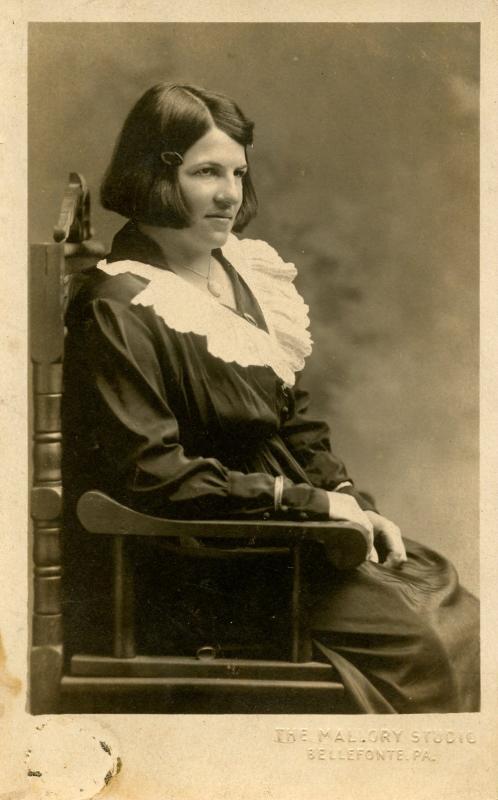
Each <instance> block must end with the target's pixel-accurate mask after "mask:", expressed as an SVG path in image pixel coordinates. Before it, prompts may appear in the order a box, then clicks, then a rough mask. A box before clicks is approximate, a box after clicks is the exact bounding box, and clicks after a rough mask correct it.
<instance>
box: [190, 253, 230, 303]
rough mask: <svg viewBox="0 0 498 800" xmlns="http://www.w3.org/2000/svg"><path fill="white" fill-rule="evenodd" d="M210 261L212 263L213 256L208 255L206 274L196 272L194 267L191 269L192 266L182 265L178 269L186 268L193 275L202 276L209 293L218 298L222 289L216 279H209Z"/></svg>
mask: <svg viewBox="0 0 498 800" xmlns="http://www.w3.org/2000/svg"><path fill="white" fill-rule="evenodd" d="M212 263H213V258H212V256H210V257H209V268H208V274H207V275H204V274H203V273H202V272H198V271H197V270H196V269H193V268H192V267H187V266H183V267H180V269H186V270H188V271H189V272H193V273H194V275H198V276H199V277H200V278H203V279H204V280H205V281H206V284H207V288H208V291H209V292H210V294H212V295H213V296H214V297H217V298H219V297H220V296H221V294H222V291H223V290H222V288H221V285H220V283H219V281H217V280H216V279H214V280H212V279H211V266H212Z"/></svg>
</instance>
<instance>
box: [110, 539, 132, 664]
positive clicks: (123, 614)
mask: <svg viewBox="0 0 498 800" xmlns="http://www.w3.org/2000/svg"><path fill="white" fill-rule="evenodd" d="M113 547H114V553H113V556H114V558H113V570H114V575H113V584H114V586H113V590H114V640H113V654H114V657H115V658H134V657H135V655H136V650H135V619H134V613H135V587H134V576H133V565H132V563H131V560H130V556H129V552H128V550H129V546H128V543H127V542H125V540H124V537H123V536H116V537H115V539H114V541H113Z"/></svg>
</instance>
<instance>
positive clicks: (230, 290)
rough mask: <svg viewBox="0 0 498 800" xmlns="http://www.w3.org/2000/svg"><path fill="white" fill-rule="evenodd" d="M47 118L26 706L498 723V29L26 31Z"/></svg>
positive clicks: (33, 212)
mask: <svg viewBox="0 0 498 800" xmlns="http://www.w3.org/2000/svg"><path fill="white" fill-rule="evenodd" d="M75 41H78V42H79V50H78V54H76V55H75V54H74V42H75ZM215 42H223V48H221V49H219V50H218V51H216V48H215V47H214V43H215ZM132 44H133V49H134V52H135V60H134V62H133V66H131V64H130V59H129V52H130V46H131V45H132ZM136 64H140V68H139V69H137V68H136ZM69 66H71V67H72V69H71V73H72V74H71V76H70V77H69V80H68V79H67V67H69ZM249 67H250V68H249ZM103 76H106V78H105V81H103ZM59 81H60V89H61V91H54V89H57V84H58V82H59ZM66 81H67V84H66ZM66 85H67V88H68V89H69V91H68V92H65V91H62V89H63V87H65V86H66ZM47 87H52V91H50V92H47ZM28 107H29V155H30V159H29V168H30V217H29V222H30V234H31V241H32V242H33V245H32V263H31V270H32V272H31V286H32V291H33V294H32V296H31V298H30V300H31V305H32V312H33V313H32V317H33V328H32V334H33V336H32V340H33V345H32V346H33V356H32V358H33V362H34V364H35V370H36V377H35V379H34V382H33V390H34V398H33V402H34V406H35V419H36V422H35V427H34V429H33V437H34V447H33V452H34V472H33V475H34V498H35V500H36V503H35V513H34V520H35V524H34V532H33V535H34V545H35V548H34V553H35V585H36V587H37V594H36V595H35V598H36V602H35V605H34V609H33V611H34V617H33V622H34V626H35V628H34V630H35V631H36V638H34V640H33V661H32V674H31V687H32V692H33V698H32V701H33V706H32V711H33V713H40V711H41V712H43V711H50V712H52V713H53V712H56V711H57V710H59V711H71V712H73V711H78V710H81V711H92V712H98V711H107V712H109V713H113V712H120V711H126V712H128V713H133V712H137V713H144V712H147V713H153V712H156V711H157V712H161V713H167V712H168V711H170V712H184V711H185V712H194V713H199V712H209V713H227V712H228V713H229V712H230V711H232V712H239V713H244V712H247V713H264V712H265V711H266V712H270V711H271V712H276V713H286V712H289V713H293V712H294V713H296V712H297V713H299V712H303V711H312V712H315V713H317V712H319V711H321V712H324V713H388V714H389V713H391V714H392V713H418V712H461V711H478V710H479V656H478V649H479V636H478V631H479V622H478V620H479V618H478V604H477V601H476V598H475V594H476V591H477V559H478V553H479V547H478V543H479V535H478V514H477V511H478V495H477V485H478V484H477V475H478V472H477V459H478V441H477V432H478V427H477V421H478V410H477V401H478V231H479V226H478V118H479V117H478V112H479V28H478V26H477V25H472V24H468V25H465V24H462V25H454V24H452V25H444V24H439V25H431V24H420V25H413V24H411V25H410V24H405V25H390V24H384V25H383V24H380V25H374V26H372V25H368V24H367V25H364V24H363V25H362V24H357V25H354V24H351V25H347V24H346V25H313V24H310V25H304V24H303V25H292V24H274V25H272V24H247V25H244V24H235V25H234V24H221V25H219V24H218V25H217V24H206V23H203V24H194V23H187V24H177V25H175V24H171V25H170V24H163V25H154V26H150V25H146V24H145V25H135V24H133V25H131V26H130V25H129V24H122V25H119V24H96V25H83V26H82V25H80V24H78V23H76V24H73V25H71V24H68V23H66V24H64V23H62V24H59V23H55V24H47V23H42V24H40V25H36V24H32V25H31V26H30V30H29V106H28ZM68 176H69V182H68V186H67V188H65V183H66V181H67V180H68ZM90 197H91V200H92V204H91V205H90ZM59 205H60V210H59ZM52 230H54V233H53V236H54V238H55V242H54V243H53V244H49V245H44V244H42V245H38V244H37V242H38V241H40V242H43V241H44V234H45V238H46V237H47V235H48V236H50V235H51V234H52ZM94 230H95V233H94V232H93V231H94ZM294 264H296V266H294ZM47 265H48V266H47ZM61 279H62V284H63V286H64V287H65V289H66V291H64V292H63V293H62V295H61V293H60V282H61ZM61 316H63V317H64V322H65V335H64V327H63V325H62V322H61ZM47 333H49V336H48V337H47V336H46V334H47ZM59 381H60V383H59ZM56 383H57V385H55V384H56ZM59 412H60V418H59ZM55 429H56V430H55ZM59 474H60V479H59ZM61 490H62V491H61ZM60 501H62V502H61V504H60V505H59V502H60ZM56 508H57V510H58V513H57V516H54V509H56ZM91 534H97V535H91ZM98 534H100V536H99V535H98ZM455 562H456V563H455ZM458 562H460V572H462V570H463V579H464V582H465V583H466V584H467V583H468V584H470V588H471V589H472V590H473V593H470V592H469V591H468V590H467V589H466V588H464V585H463V584H462V581H461V579H460V578H459V576H458ZM59 570H60V580H59V575H58V574H57V573H58V571H59ZM56 606H57V607H56ZM59 626H60V627H59ZM56 630H57V634H55V631H56ZM55 635H57V637H59V638H58V641H55V640H54V636H55ZM47 651H49V652H50V657H47ZM41 664H42V665H44V667H45V666H46V665H48V664H51V665H52V666H53V674H51V673H50V671H49V670H46V669H42V670H41V672H40V670H39V666H40V665H41ZM52 680H53V681H54V683H53V685H52V683H51V682H52ZM57 703H59V705H57ZM53 704H55V705H53Z"/></svg>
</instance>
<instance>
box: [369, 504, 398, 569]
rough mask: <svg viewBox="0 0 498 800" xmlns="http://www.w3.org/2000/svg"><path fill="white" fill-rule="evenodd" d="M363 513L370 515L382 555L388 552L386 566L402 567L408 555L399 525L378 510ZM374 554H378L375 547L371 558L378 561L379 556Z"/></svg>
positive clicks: (375, 540)
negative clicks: (378, 512)
mask: <svg viewBox="0 0 498 800" xmlns="http://www.w3.org/2000/svg"><path fill="white" fill-rule="evenodd" d="M363 513H364V514H365V516H367V517H368V519H369V520H370V522H371V524H372V526H373V534H374V542H375V544H376V545H377V546H378V549H379V550H380V551H381V554H382V555H384V554H386V555H385V557H384V558H383V560H382V563H383V564H384V565H385V566H386V567H400V566H401V564H403V562H404V561H406V560H407V557H406V550H405V545H404V544H403V539H402V537H401V531H400V529H399V528H398V526H397V525H396V524H395V523H394V522H391V520H389V519H386V518H385V517H382V516H381V515H380V514H377V512H376V511H364V512H363ZM374 554H375V555H376V554H377V550H376V549H375V548H373V550H372V553H371V554H370V556H369V559H370V560H371V561H378V560H379V558H378V557H377V559H376V558H375V555H374Z"/></svg>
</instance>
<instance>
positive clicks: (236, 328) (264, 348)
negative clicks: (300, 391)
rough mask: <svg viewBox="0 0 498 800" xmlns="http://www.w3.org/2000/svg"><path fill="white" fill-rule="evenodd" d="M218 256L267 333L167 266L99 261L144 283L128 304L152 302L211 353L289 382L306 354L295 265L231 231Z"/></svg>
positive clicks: (308, 350) (168, 320)
mask: <svg viewBox="0 0 498 800" xmlns="http://www.w3.org/2000/svg"><path fill="white" fill-rule="evenodd" d="M223 255H224V256H225V258H226V259H227V260H228V261H229V262H230V263H231V264H232V265H233V266H234V267H235V269H236V270H237V272H238V273H239V274H240V275H241V277H242V278H243V279H244V280H245V282H246V283H247V285H248V286H249V288H250V289H251V291H252V293H253V294H254V296H255V297H256V299H257V301H258V303H259V305H260V308H261V311H262V312H263V316H264V318H265V322H266V325H267V327H268V333H267V332H266V331H263V330H261V329H259V328H257V327H256V326H255V325H252V324H251V323H250V322H248V321H247V320H246V319H244V318H243V317H241V316H239V315H238V314H235V313H234V312H233V311H231V310H230V309H229V308H226V307H225V306H223V305H221V304H220V303H219V302H218V301H217V300H216V299H215V298H214V297H211V296H210V295H207V294H205V293H204V292H201V291H200V290H199V289H197V288H196V287H195V286H192V284H190V283H188V282H187V281H185V280H183V279H182V278H181V277H179V276H178V275H176V274H175V273H174V272H171V271H170V270H162V269H159V268H158V267H153V266H151V265H149V264H143V263H142V262H140V261H114V262H111V263H110V264H108V263H107V262H106V261H100V262H99V263H98V264H97V266H98V268H99V269H101V270H103V271H104V272H106V273H107V274H108V275H112V276H114V275H119V274H122V273H125V272H129V273H132V274H133V275H138V276H139V277H141V278H145V279H146V280H147V281H148V284H147V286H146V287H144V289H143V290H142V291H141V292H139V293H138V294H137V295H135V297H134V298H133V299H132V301H131V302H132V304H134V305H141V306H151V307H152V308H153V309H154V311H155V313H156V314H157V315H158V316H159V317H161V318H162V319H163V320H164V322H165V323H166V325H167V326H168V327H169V328H172V329H173V330H175V331H178V332H179V333H196V334H199V335H201V336H205V337H206V342H207V349H208V351H209V353H211V355H213V356H216V357H217V358H221V359H222V360H223V361H225V362H227V363H230V362H235V363H237V364H239V365H240V366H241V367H248V366H268V367H271V368H272V369H273V371H274V372H275V373H276V374H277V375H278V376H279V378H281V379H282V380H283V381H285V383H287V384H289V386H293V385H294V381H295V373H296V372H299V371H300V370H301V369H302V368H303V366H304V359H305V358H306V356H308V355H309V354H310V353H311V336H310V333H309V331H308V330H307V328H308V325H309V317H308V306H307V305H305V303H304V301H303V299H302V297H301V296H300V295H299V294H298V292H297V290H296V288H295V286H294V284H293V280H294V278H295V276H296V268H295V267H294V265H293V264H287V263H285V262H284V261H282V259H281V258H280V256H279V255H278V253H277V252H276V251H275V250H274V249H273V248H272V247H270V245H268V244H267V243H266V242H263V241H259V240H255V239H242V240H239V239H237V238H236V237H235V236H233V235H231V236H230V237H229V239H228V241H227V243H226V244H225V246H224V247H223Z"/></svg>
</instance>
